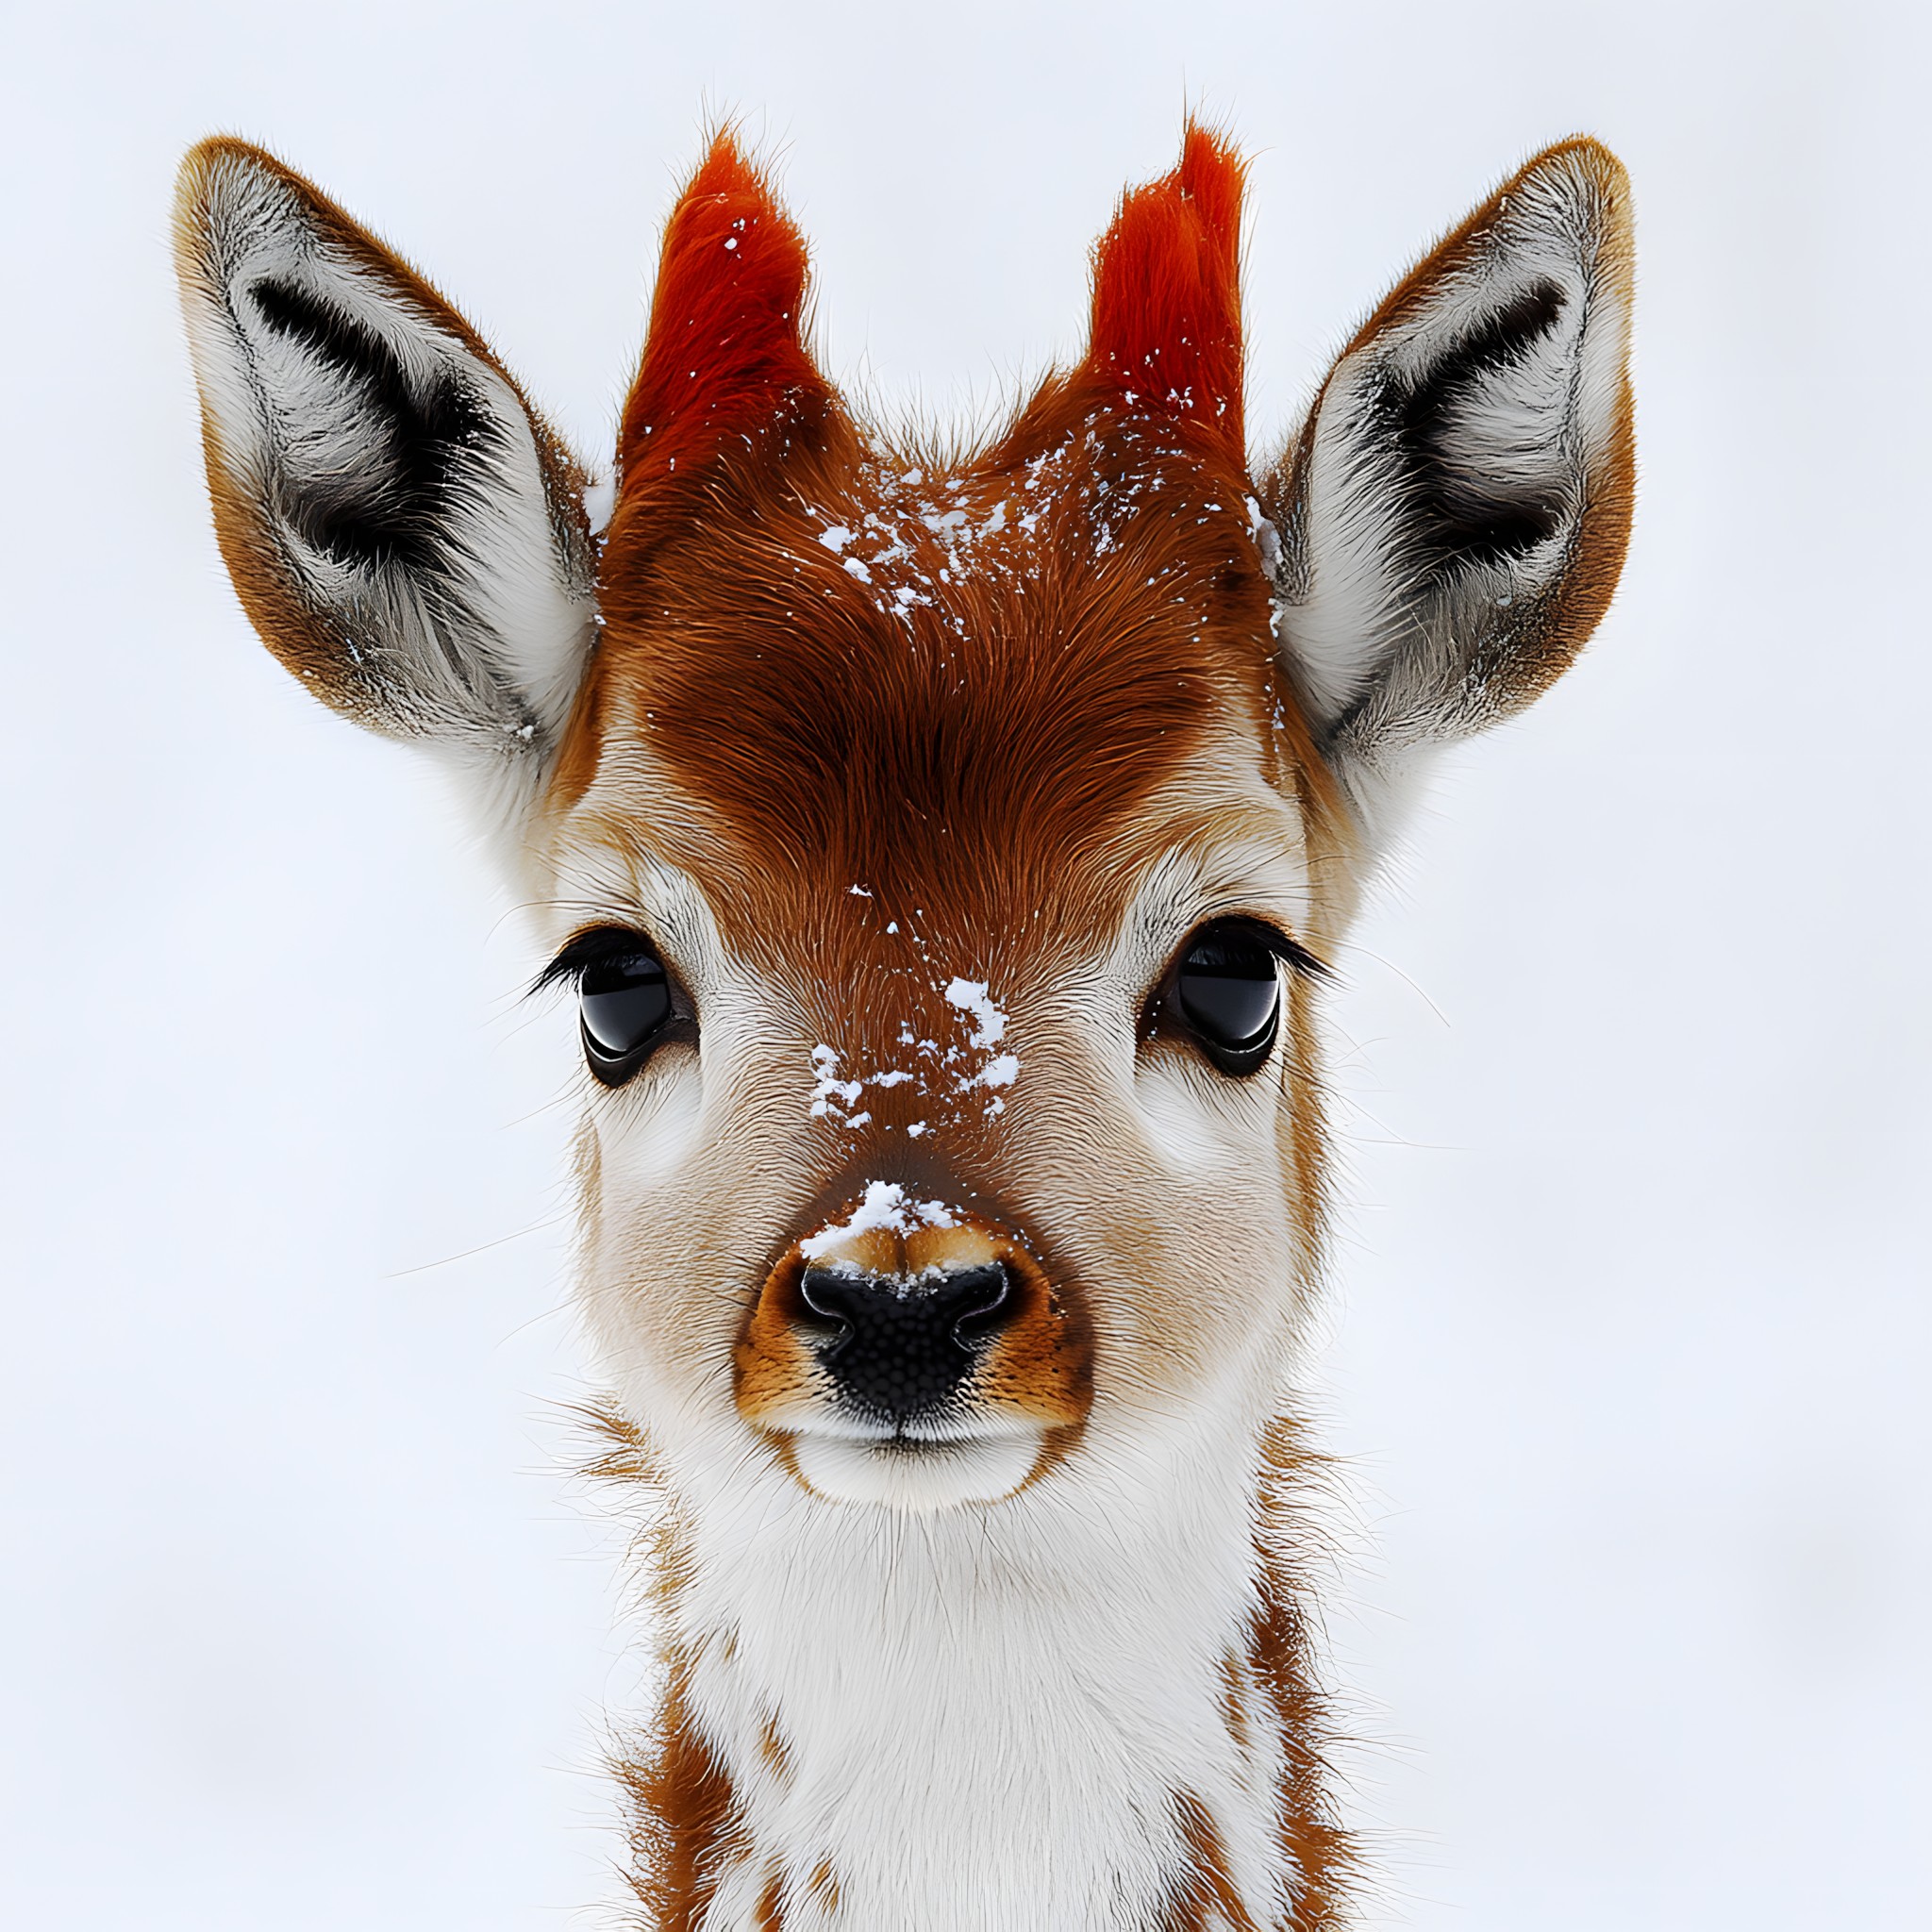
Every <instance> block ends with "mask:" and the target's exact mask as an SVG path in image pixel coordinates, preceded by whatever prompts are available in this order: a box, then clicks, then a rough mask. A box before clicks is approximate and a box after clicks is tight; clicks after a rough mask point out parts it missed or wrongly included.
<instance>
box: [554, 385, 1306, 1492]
mask: <svg viewBox="0 0 1932 1932" xmlns="http://www.w3.org/2000/svg"><path fill="white" fill-rule="evenodd" d="M1054 414H1055V420H1054V421H1053V422H1052V423H1051V424H1044V423H1042V424H1041V425H1036V427H1035V429H1034V431H1033V433H1031V434H1029V435H1027V436H1026V437H1024V438H1023V439H1020V440H1018V441H1014V442H1012V443H1009V444H1007V445H1003V446H1000V447H997V448H995V449H993V450H991V451H990V452H988V453H986V454H985V455H983V456H981V457H980V458H977V459H975V460H974V461H972V462H970V463H967V464H962V465H959V466H957V467H953V468H950V469H940V468H938V467H937V466H935V465H934V464H932V463H931V462H930V461H929V460H916V459H914V458H910V457H908V456H905V455H903V454H896V453H892V452H890V451H881V450H877V449H874V448H871V447H868V446H865V445H862V444H860V443H859V442H858V441H857V439H856V438H853V439H848V438H846V437H844V436H841V437H839V438H837V439H836V440H835V441H834V443H833V447H832V448H830V449H829V450H824V449H821V450H815V451H813V452H811V453H810V454H809V455H808V456H804V457H801V458H798V459H796V460H793V461H790V462H785V463H781V464H779V465H778V466H776V467H775V468H774V469H773V470H771V471H768V472H760V473H758V474H757V475H754V476H752V477H751V478H749V479H747V482H746V485H745V486H744V494H743V496H742V497H741V498H740V499H739V500H737V501H733V502H730V503H729V505H728V508H726V507H723V506H721V513H720V514H718V515H717V516H716V517H715V520H713V519H710V518H707V519H704V520H693V523H692V525H691V527H689V528H687V529H684V530H681V531H679V532H678V534H677V535H676V536H675V538H674V539H673V540H672V541H669V542H661V543H654V544H652V545H651V547H650V548H649V549H648V550H646V551H645V553H644V554H643V555H642V556H641V557H635V558H633V557H632V556H630V555H628V554H627V553H626V551H625V548H624V546H625V544H626V543H627V542H629V541H634V540H633V537H632V532H633V530H634V529H635V527H636V526H635V525H628V524H623V523H621V524H620V525H619V526H618V527H617V528H616V529H615V530H614V531H613V533H612V538H611V541H610V544H609V547H608V549H607V552H606V558H605V575H606V581H607V604H608V608H609V610H610V612H611V630H610V633H609V648H608V649H607V650H606V651H604V652H603V653H601V654H600V658H599V660H598V662H597V663H596V665H595V666H593V669H592V672H591V684H590V686H589V689H588V692H587V697H586V700H585V702H584V703H583V704H582V705H581V706H580V708H579V712H578V716H577V720H576V724H575V729H576V730H578V731H580V732H583V733H584V734H586V741H585V742H584V743H582V744H581V745H579V744H577V743H575V742H572V743H570V744H567V746H566V748H565V752H564V755H563V758H562V761H561V765H560V769H559V780H558V785H557V787H556V788H555V790H554V791H553V793H552V795H551V797H550V799H549V800H548V801H547V804H546V811H545V818H544V829H543V836H542V841H541V847H540V850H541V859H542V863H543V865H544V866H545V868H546V882H545V887H544V891H543V897H544V898H545V900H546V901H547V902H548V903H549V904H550V905H551V906H552V908H555V909H554V912H553V917H554V918H555V919H556V920H557V921H558V942H559V945H563V944H568V943H570V942H571V941H572V936H573V935H574V934H589V935H591V939H590V940H589V941H586V940H584V939H582V938H579V939H577V940H576V941H575V943H576V944H577V945H578V946H579V947H580V948H581V947H584V946H586V945H587V944H591V945H594V946H595V947H597V948H599V949H600V950H599V951H597V952H594V953H586V954H584V955H583V957H584V958H586V959H587V960H588V961H591V962H596V961H599V960H603V959H609V960H613V961H616V962H618V964H617V967H616V970H617V972H618V973H619V974H625V973H629V972H633V971H637V970H640V969H641V970H643V971H644V972H646V973H651V972H655V971H657V970H659V969H661V972H662V974H663V977H664V983H665V984H666V985H667V986H668V987H669V988H670V989H672V990H671V991H670V992H669V993H668V995H667V996H666V997H665V998H664V1000H663V1001H662V1004H661V1008H660V1006H659V1005H658V1002H657V1001H655V1000H654V1001H653V1003H652V1006H651V1009H650V1012H649V1014H648V1016H647V1019H648V1021H649V1022H651V1023H655V1024H657V1025H658V1027H659V1028H660V1030H659V1031H658V1033H657V1035H656V1041H657V1043H656V1044H655V1045H653V1044H650V1043H649V1042H648V1041H645V1042H644V1043H642V1044H641V1047H640V1049H638V1050H636V1051H634V1052H633V1053H632V1054H631V1056H630V1057H629V1058H624V1059H623V1060H621V1061H620V1062H618V1063H617V1064H616V1065H614V1066H612V1067H610V1068H608V1071H607V1072H606V1073H605V1075H604V1077H605V1078H606V1079H607V1080H608V1082H609V1084H608V1087H606V1088H604V1089H603V1091H594V1097H593V1100H592V1104H591V1124H590V1126H589V1128H588V1129H587V1132H586V1135H585V1139H584V1141H583V1147H584V1162H585V1175H586V1185H587V1188H588V1190H589V1192H590V1194H591V1200H592V1203H593V1207H592V1212H591V1220H590V1226H591V1241H590V1248H591V1252H590V1257H589V1258H590V1284H591V1308H592V1311H593V1317H594V1319H595V1321H596V1323H597V1324H598V1328H599V1332H600V1334H601V1336H602V1337H603V1339H604V1342H605V1345H606V1348H607V1350H608V1352H609V1353H610V1354H611V1355H612V1356H613V1357H615V1358H616V1359H619V1360H623V1361H625V1362H629V1363H633V1364H635V1365H636V1370H635V1373H636V1374H637V1376H638V1379H639V1382H640V1385H641V1386H647V1387H648V1388H649V1389H650V1391H651V1401H650V1410H649V1412H651V1413H652V1414H654V1415H659V1416H662V1415H665V1414H667V1413H674V1414H677V1415H679V1416H689V1417H691V1419H692V1420H693V1423H694V1424H695V1422H696V1420H697V1419H698V1418H700V1417H702V1418H704V1419H705V1425H706V1426H707V1427H713V1428H715V1429H716V1431H717V1437H716V1440H717V1441H719V1442H720V1443H721V1444H722V1443H727V1442H730V1441H733V1438H734V1436H737V1437H738V1438H739V1439H740V1440H739V1442H738V1446H739V1448H740V1450H741V1448H742V1443H741V1431H742V1430H743V1429H744V1428H749V1429H750V1430H751V1431H752V1432H753V1435H754V1438H755V1440H756V1441H758V1442H760V1443H762V1444H766V1445H768V1446H769V1447H770V1449H771V1451H772V1453H774V1454H775V1455H778V1456H780V1457H783V1458H784V1459H785V1462H786V1466H787V1467H788V1468H789V1469H791V1471H793V1472H794V1473H795V1474H797V1476H798V1477H799V1479H800V1480H801V1481H803V1482H805V1483H807V1484H808V1485H809V1486H810V1487H811V1488H813V1489H814V1490H817V1491H821V1492H823V1493H827V1494H835V1495H841V1496H844V1495H851V1496H861V1495H862V1496H868V1497H891V1498H894V1499H902V1500H908V1501H910V1500H914V1499H930V1500H956V1499H958V1498H961V1497H967V1496H976V1497H986V1496H990V1495H997V1494H1001V1493H1004V1492H1005V1491H1009V1490H1011V1489H1013V1488H1014V1487H1016V1486H1017V1485H1019V1484H1020V1483H1022V1482H1024V1481H1025V1480H1026V1479H1027V1478H1028V1477H1029V1476H1030V1475H1031V1474H1034V1472H1035V1471H1036V1470H1037V1469H1039V1468H1040V1467H1041V1465H1042V1463H1044V1462H1046V1461H1048V1460H1056V1461H1057V1460H1058V1459H1059V1458H1060V1457H1064V1456H1065V1455H1067V1454H1070V1453H1073V1452H1074V1451H1075V1449H1076V1447H1077V1444H1078V1442H1079V1440H1080V1437H1081V1435H1082V1432H1083V1430H1084V1429H1085V1428H1086V1427H1087V1426H1089V1425H1090V1424H1091V1426H1093V1427H1095V1428H1103V1427H1113V1428H1118V1427H1126V1426H1130V1425H1132V1424H1133V1422H1134V1420H1135V1418H1137V1417H1138V1418H1140V1419H1141V1420H1144V1419H1145V1417H1146V1416H1147V1415H1148V1414H1149V1413H1150V1412H1152V1413H1154V1414H1172V1413H1174V1412H1175V1411H1177V1410H1181V1409H1184V1408H1186V1407H1188V1406H1189V1405H1191V1404H1193V1403H1197V1402H1204V1401H1213V1402H1217V1403H1220V1404H1223V1405H1225V1404H1227V1403H1229V1402H1234V1401H1239V1402H1241V1403H1242V1404H1243V1405H1245V1404H1246V1403H1248V1402H1250V1401H1258V1400H1260V1399H1261V1396H1260V1393H1259V1391H1257V1389H1256V1388H1254V1387H1252V1386H1251V1385H1253V1384H1255V1383H1256V1382H1257V1379H1258V1380H1261V1381H1267V1380H1269V1379H1270V1378H1271V1377H1272V1375H1273V1374H1274V1373H1275V1370H1276V1365H1278V1362H1279V1359H1280V1355H1281V1347H1282V1343H1283V1341H1284V1340H1285V1337H1286V1333H1287V1330H1288V1328H1289V1326H1290V1325H1291V1321H1292V1317H1293V1314H1294V1312H1295V1308H1296V1306H1297V1293H1298V1290H1299V1288H1300V1287H1301V1286H1302V1285H1303V1284H1304V1283H1305V1281H1306V1277H1307V1264H1308V1262H1309V1259H1310V1256H1311V1252H1312V1248H1313V1244H1314V1240H1315V1236H1314V1229H1313V1225H1312V1221H1313V1216H1312V1208H1313V1203H1314V1198H1315V1194H1316V1190H1317V1185H1318V1182H1317V1174H1318V1166H1317V1164H1318V1159H1319V1155H1318V1146H1317V1126H1318V1124H1317V1120H1316V1108H1315V1105H1314V1096H1313V1089H1312V1085H1311V1082H1310V1078H1309V1055H1308V1050H1307V1047H1308V1038H1309V1016H1308V1013H1307V1005H1308V999H1309V993H1310V987H1309V984H1308V974H1310V973H1311V972H1312V971H1313V970H1315V969H1314V956H1313V954H1312V952H1311V950H1310V948H1311V947H1312V945H1313V943H1314V937H1313V936H1314V935H1315V934H1316V933H1317V932H1318V931H1319V930H1321V928H1322V925H1323V921H1324V908H1322V907H1321V906H1320V905H1319V903H1318V899H1317V895H1316V893H1315V891H1314V889H1313V884H1312V879H1311V850H1312V847H1313V846H1314V845H1315V844H1317V843H1319V842H1320V841H1321V840H1322V838H1323V837H1324V834H1323V833H1322V831H1321V829H1320V828H1319V827H1316V826H1312V825H1311V824H1310V818H1309V813H1308V812H1307V808H1305V806H1304V803H1303V800H1302V791H1303V785H1302V782H1301V781H1302V779H1303V777H1304V775H1305V768H1306V766H1307V761H1308V758H1309V752H1308V747H1307V742H1306V740H1305V738H1303V737H1302V735H1301V734H1299V733H1298V732H1297V731H1296V730H1295V729H1294V728H1293V726H1292V725H1291V724H1290V722H1289V721H1290V720H1291V718H1292V717H1293V715H1294V714H1293V713H1292V712H1291V710H1290V709H1289V708H1288V705H1287V702H1286V700H1285V696H1284V694H1283V692H1281V691H1279V690H1277V688H1276V681H1275V676H1274V669H1273V657H1272V653H1271V652H1270V651H1269V649H1268V647H1267V639H1268V636H1269V627H1270V612H1269V596H1270V588H1269V583H1268V578H1267V574H1266V571H1265V569H1264V566H1263V563H1262V558H1261V555H1260V552H1259V550H1258V548H1257V542H1256V538H1255V534H1254V525H1253V519H1252V513H1251V508H1250V505H1251V502H1252V497H1251V493H1250V489H1249V486H1248V485H1247V484H1246V482H1245V480H1244V479H1243V478H1242V477H1241V476H1240V475H1238V474H1234V473H1232V472H1231V470H1230V468H1229V466H1228V465H1227V464H1225V463H1224V462H1217V461H1215V460H1213V459H1212V458H1210V457H1208V456H1204V455H1200V454H1196V453H1193V452H1191V451H1190V449H1189V448H1188V446H1187V444H1186V441H1185V440H1184V439H1182V438H1180V437H1178V436H1176V435H1175V434H1174V431H1173V429H1172V427H1171V426H1170V425H1164V424H1161V423H1159V422H1150V421H1144V420H1134V419H1132V418H1125V419H1123V418H1121V417H1118V416H1113V415H1102V416H1099V417H1097V418H1096V417H1094V416H1093V415H1092V414H1091V412H1090V411H1089V410H1087V409H1086V408H1079V409H1073V410H1069V409H1065V408H1059V409H1056V411H1055V412H1054ZM662 521H663V519H662V516H661V513H660V516H659V518H658V520H657V522H656V524H655V525H653V526H652V527H653V533H654V534H657V533H658V532H659V531H661V528H662ZM620 625H621V626H622V627H621V628H620V627H619V626H620ZM607 936H608V937H607ZM607 946H608V948H609V949H610V950H609V951H608V952H604V951H602V950H601V949H602V948H605V947H607ZM646 962H648V963H646ZM607 973H608V968H606V967H604V966H602V965H600V964H598V963H588V964H587V965H586V966H585V968H584V969H583V979H582V984H583V987H584V989H585V1009H586V1024H587V1029H589V1032H590V1038H589V1041H588V1046H589V1051H590V1053H591V1057H592V1058H591V1064H592V1070H593V1074H594V1072H595V1070H596V1068H597V1065H598V1062H599V1058H600V1056H601V1055H602V1054H603V1053H604V1051H605V1049H604V1048H601V1047H600V1045H599V1043H598V1041H597V1040H596V1038H595V1027H596V1025H597V1024H598V1023H597V1020H596V1017H595V1013H596V1008H597V1004H598V1002H599V1000H600V999H604V998H608V995H605V994H602V993H600V992H598V991H596V989H597V988H598V987H600V986H601V985H603V984H605V983H606V974H607ZM660 1010H661V1013H662V1018H661V1019H659V1018H658V1013H659V1011H660ZM608 1044H609V1045H612V1046H617V1045H623V1044H625V1042H624V1041H623V1040H621V1039H620V1038H617V1037H614V1036H613V1038H612V1039H611V1041H609V1042H608Z"/></svg>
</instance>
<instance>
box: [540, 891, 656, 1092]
mask: <svg viewBox="0 0 1932 1932" xmlns="http://www.w3.org/2000/svg"><path fill="white" fill-rule="evenodd" d="M543 977H544V979H545V980H546V981H554V980H558V979H571V980H575V982H576V989H577V1014H578V1019H579V1022H580V1024H581V1028H582V1032H583V1040H584V1058H585V1060H586V1062H587V1063H588V1064H589V1066H590V1069H591V1074H593V1075H594V1076H595V1077H596V1078H597V1079H598V1080H600V1081H601V1082H602V1083H603V1084H604V1085H605V1086H606V1087H622V1086H623V1085H624V1083H625V1081H626V1080H628V1079H629V1078H630V1077H631V1075H632V1074H635V1073H636V1072H637V1071H638V1069H639V1068H640V1067H641V1066H642V1065H643V1063H644V1062H645V1061H646V1060H647V1059H648V1058H650V1057H651V1049H652V1048H653V1047H655V1046H656V1045H657V1044H658V1042H659V1041H661V1040H662V1039H663V1038H664V1036H665V1034H666V1033H667V1032H668V1031H669V1030H670V1028H671V1025H672V1022H673V1019H674V1016H675V1002H674V1000H673V997H672V990H671V975H670V974H668V973H667V972H666V971H665V969H664V962H663V960H662V959H660V958H658V954H657V952H656V950H655V948H653V946H652V945H651V942H650V941H648V940H647V939H645V938H644V937H643V935H642V934H641V933H635V932H628V931H625V929H624V928H622V927H620V926H601V927H599V928H597V929H596V930H595V931H592V932H587V933H580V934H578V936H577V937H576V938H575V939H574V940H573V941H571V942H570V944H569V945H567V946H566V947H565V948H564V949H563V951H562V952H561V953H559V954H558V957H557V958H556V959H555V960H553V961H552V963H551V965H550V967H549V969H548V971H547V972H546V973H545V974H544V975H543Z"/></svg>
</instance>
